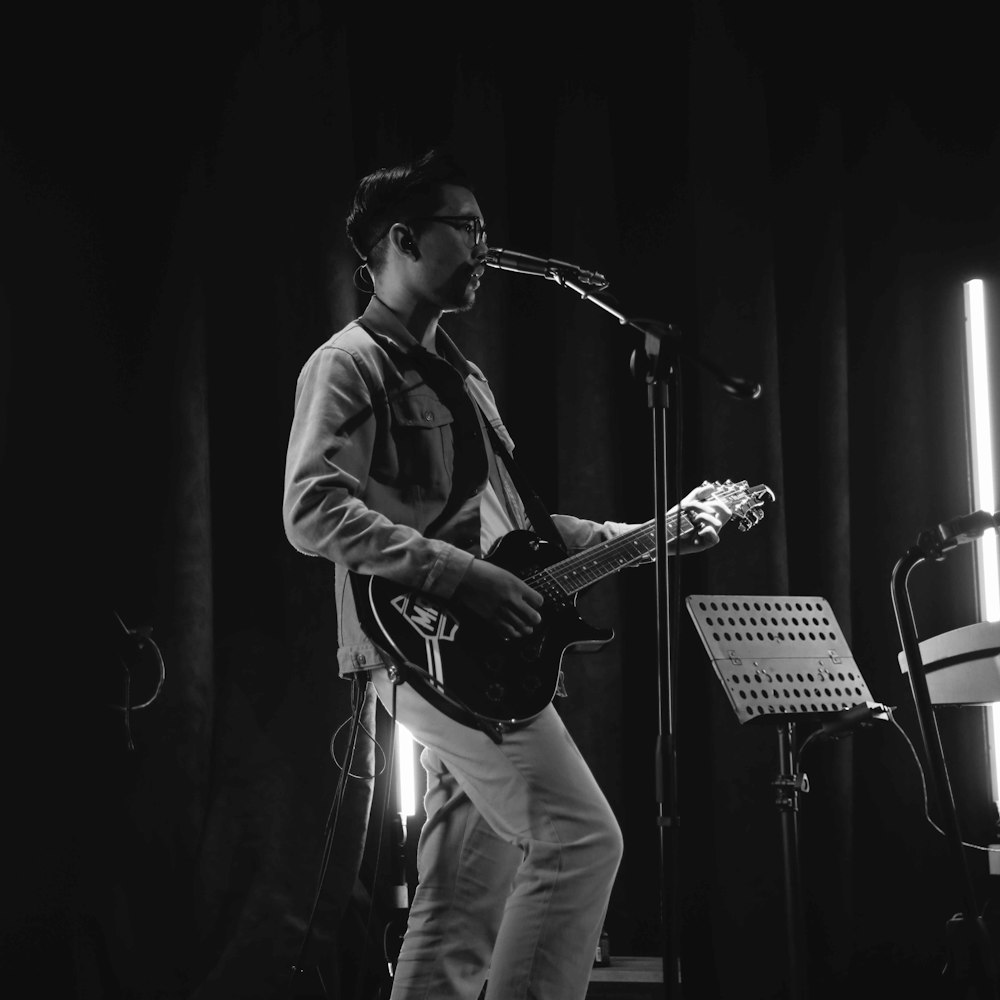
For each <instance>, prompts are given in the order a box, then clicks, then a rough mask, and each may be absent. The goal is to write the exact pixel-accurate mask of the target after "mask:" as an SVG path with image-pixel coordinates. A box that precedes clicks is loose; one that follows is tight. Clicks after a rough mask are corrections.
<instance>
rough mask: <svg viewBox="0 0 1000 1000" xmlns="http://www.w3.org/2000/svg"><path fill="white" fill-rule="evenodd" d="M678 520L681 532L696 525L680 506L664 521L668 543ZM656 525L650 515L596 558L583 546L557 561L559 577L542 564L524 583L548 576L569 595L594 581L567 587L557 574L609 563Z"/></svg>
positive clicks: (729, 492)
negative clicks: (665, 522) (580, 550)
mask: <svg viewBox="0 0 1000 1000" xmlns="http://www.w3.org/2000/svg"><path fill="white" fill-rule="evenodd" d="M741 487H742V484H735V483H734V484H733V485H732V486H729V487H726V488H724V489H720V490H717V491H716V492H715V493H714V494H712V496H713V498H714V499H718V500H724V499H726V498H727V497H730V496H733V495H735V494H737V493H739V492H740V490H741ZM668 513H669V514H676V513H677V511H676V510H675V511H670V512H668ZM678 521H679V522H680V523H681V526H682V528H681V531H680V533H679V534H681V535H682V534H684V533H685V532H686V531H688V530H694V528H695V524H694V522H693V521H692V520H691V517H690V515H689V514H688V513H687V511H686V510H684V508H681V509H680V516H679V517H676V516H674V517H671V518H670V520H668V522H667V531H668V534H669V537H668V538H667V542H668V543H669V542H672V541H674V539H676V538H677V537H678V533H677V532H674V533H673V534H670V532H671V531H672V529H673V525H674V524H676V523H677V522H678ZM655 526H656V519H655V518H651V519H650V520H648V521H646V522H645V523H644V524H641V525H639V526H638V527H637V528H633V529H632V530H631V531H626V532H624V533H623V534H621V535H619V536H618V537H617V538H613V539H610V540H609V541H607V542H605V543H604V545H603V546H600V548H601V549H602V552H601V557H599V558H596V559H595V556H594V552H593V549H584V550H583V551H582V552H578V553H576V554H575V555H572V556H569V557H567V558H566V559H564V560H561V561H560V563H559V564H558V565H559V567H560V569H559V571H558V572H559V575H558V576H557V575H556V573H554V572H553V569H554V568H555V567H552V566H549V567H545V568H544V569H541V570H538V571H537V572H536V573H533V574H532V575H531V576H528V577H525V580H524V582H525V583H527V584H528V585H529V586H534V583H540V582H541V580H542V578H543V577H548V579H549V580H551V581H552V582H553V583H555V584H556V586H558V587H559V589H560V590H562V591H563V593H564V594H566V595H567V596H569V595H570V594H572V593H575V590H580V589H582V587H584V586H586V585H587V584H588V583H593V582H596V580H585V581H584V582H583V583H581V584H580V586H578V587H576V588H575V590H567V589H566V586H565V585H564V583H563V580H562V579H561V578H560V577H562V578H565V577H569V576H572V575H573V574H574V573H584V572H587V571H588V569H589V568H591V567H588V564H589V563H592V564H593V568H596V567H597V566H599V565H600V563H601V562H605V563H606V562H608V561H609V559H608V557H612V558H613V557H614V556H617V555H618V554H619V553H620V552H622V551H623V550H625V549H627V548H628V547H629V546H632V545H634V544H635V543H637V542H638V541H639V539H640V538H641V537H642V536H643V535H646V534H648V533H649V531H650V530H651V529H653V528H655ZM640 554H642V555H644V554H645V553H640Z"/></svg>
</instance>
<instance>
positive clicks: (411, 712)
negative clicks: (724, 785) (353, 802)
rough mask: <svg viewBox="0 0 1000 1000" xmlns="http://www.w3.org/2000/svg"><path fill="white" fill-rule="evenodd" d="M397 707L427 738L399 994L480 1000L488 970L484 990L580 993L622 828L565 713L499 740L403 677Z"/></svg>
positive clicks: (382, 694)
mask: <svg viewBox="0 0 1000 1000" xmlns="http://www.w3.org/2000/svg"><path fill="white" fill-rule="evenodd" d="M372 680H373V683H374V685H375V689H376V691H377V692H378V695H379V698H380V700H381V701H382V704H383V705H384V706H385V707H386V708H387V709H388V710H389V711H390V712H391V710H392V683H391V682H390V681H389V678H388V676H387V674H386V672H385V671H384V670H376V671H373V674H372ZM396 718H397V720H398V721H399V722H400V723H401V724H402V725H404V726H406V728H407V729H409V730H410V732H411V733H412V734H413V736H414V739H416V740H417V741H418V742H420V743H422V744H423V745H424V747H425V749H424V752H423V754H422V755H421V758H420V759H421V763H422V764H423V766H424V770H425V771H426V772H427V794H426V796H425V799H424V803H425V806H426V811H427V821H426V822H425V824H424V827H423V830H422V831H421V834H420V843H419V846H418V851H417V871H418V876H419V882H418V886H417V890H416V892H415V893H414V897H413V904H412V906H411V907H410V915H409V921H408V923H407V929H406V936H405V938H404V940H403V946H402V949H401V951H400V955H399V961H398V964H397V968H396V975H395V979H394V982H393V989H392V1000H476V998H477V997H478V996H479V993H480V990H481V989H482V984H483V980H484V979H485V978H486V976H487V971H488V973H489V985H488V988H487V992H486V996H487V1000H529V998H530V1000H583V998H584V997H585V996H586V993H587V984H588V980H589V975H590V969H591V967H592V965H593V961H594V952H595V949H596V947H597V942H598V938H599V937H600V933H601V924H602V922H603V920H604V915H605V912H606V909H607V904H608V897H609V896H610V895H611V887H612V885H613V883H614V879H615V874H616V873H617V871H618V865H619V863H620V861H621V855H622V837H621V830H620V829H619V827H618V823H617V821H616V820H615V817H614V814H613V813H612V812H611V807H610V806H609V805H608V802H607V800H606V799H605V797H604V794H603V793H602V792H601V790H600V788H599V787H598V785H597V782H596V781H595V780H594V777H593V775H592V774H591V773H590V768H588V767H587V764H586V763H585V761H584V759H583V757H582V756H581V754H580V751H579V750H578V749H577V747H576V744H575V743H574V742H573V740H572V738H571V737H570V735H569V733H568V732H567V730H566V727H565V726H564V725H563V723H562V720H561V719H560V718H559V715H558V713H557V712H556V710H555V709H554V708H553V707H552V706H551V705H549V706H548V708H546V709H545V711H544V712H543V713H542V714H541V715H540V716H538V717H537V718H535V719H533V720H532V721H531V723H530V724H529V725H527V726H525V727H523V728H521V729H516V730H513V731H511V732H508V733H505V734H504V738H503V742H502V743H501V744H500V745H497V744H496V743H494V742H493V741H492V740H491V739H490V738H489V737H488V736H486V734H485V733H482V732H480V731H479V730H477V729H472V728H469V727H467V726H463V725H460V724H459V723H457V722H454V721H453V720H451V719H449V718H448V717H447V716H446V715H444V714H443V713H441V712H439V711H438V710H437V709H436V708H434V707H433V706H432V705H430V704H429V703H428V702H426V701H425V700H424V699H423V698H421V697H420V695H419V694H417V693H416V692H415V691H414V690H413V689H412V687H410V686H409V685H408V684H401V685H399V686H398V688H397V691H396Z"/></svg>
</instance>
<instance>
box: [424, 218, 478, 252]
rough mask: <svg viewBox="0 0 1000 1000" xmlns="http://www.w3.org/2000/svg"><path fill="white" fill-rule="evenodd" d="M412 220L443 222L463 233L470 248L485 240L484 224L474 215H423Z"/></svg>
mask: <svg viewBox="0 0 1000 1000" xmlns="http://www.w3.org/2000/svg"><path fill="white" fill-rule="evenodd" d="M411 221H412V222H443V223H444V224H445V225H446V226H451V228H452V229H457V230H458V231H459V232H463V233H465V244H466V246H467V247H468V248H469V249H470V250H471V249H472V248H473V247H477V246H479V244H480V243H485V242H486V226H485V225H484V224H483V220H482V219H480V218H479V217H478V216H476V215H425V216H423V217H422V218H417V219H412V220H411Z"/></svg>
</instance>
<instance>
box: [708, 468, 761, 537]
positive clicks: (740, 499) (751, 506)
mask: <svg viewBox="0 0 1000 1000" xmlns="http://www.w3.org/2000/svg"><path fill="white" fill-rule="evenodd" d="M712 485H713V487H714V489H713V490H712V493H711V497H712V498H714V499H717V500H725V501H726V503H727V504H728V505H729V507H730V509H731V510H732V512H733V517H732V519H733V520H734V521H736V524H737V527H738V528H739V529H740V531H749V530H750V529H751V528H752V527H753V526H754V525H755V524H759V523H760V522H761V521H762V520H763V519H764V512H763V511H762V510H761V508H762V507H763V506H764V503H765V502H766V501H770V502H772V503H773V502H774V491H773V490H772V489H771V487H770V486H765V485H764V484H763V483H759V484H758V485H757V486H750V485H748V484H747V481H746V480H745V479H744V480H742V481H740V482H738V483H734V482H733V481H732V480H731V479H727V480H726V481H725V482H724V483H713V484H712Z"/></svg>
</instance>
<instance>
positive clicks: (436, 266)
mask: <svg viewBox="0 0 1000 1000" xmlns="http://www.w3.org/2000/svg"><path fill="white" fill-rule="evenodd" d="M438 219H440V220H442V221H432V220H438ZM474 220H478V223H479V224H480V225H481V224H482V221H483V216H482V212H481V211H480V208H479V203H478V202H477V201H476V196H475V195H474V194H473V193H472V192H471V191H469V190H468V189H467V188H463V187H457V186H456V185H454V184H444V185H442V187H441V201H440V204H439V205H438V207H437V208H436V209H435V210H434V211H433V212H432V213H430V215H429V216H428V217H426V218H424V219H423V220H422V221H421V223H420V226H419V230H418V231H419V234H420V235H419V236H418V237H417V246H418V247H419V248H420V256H419V258H418V261H417V263H418V265H419V267H418V269H417V271H416V275H417V280H418V281H419V283H420V291H421V292H422V293H423V294H424V295H425V296H426V297H427V298H428V299H429V300H430V301H431V302H433V303H434V305H436V306H437V307H438V308H439V309H440V310H441V311H442V312H461V311H464V310H466V309H471V308H472V306H473V305H474V304H475V301H476V290H477V289H478V288H479V281H480V279H481V278H482V275H483V272H484V271H485V269H486V268H485V265H484V264H483V257H484V256H485V255H486V239H485V237H483V239H482V240H481V241H480V242H479V244H478V245H476V244H475V242H474V240H475V233H476V232H478V229H477V225H476V222H475V221H474Z"/></svg>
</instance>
